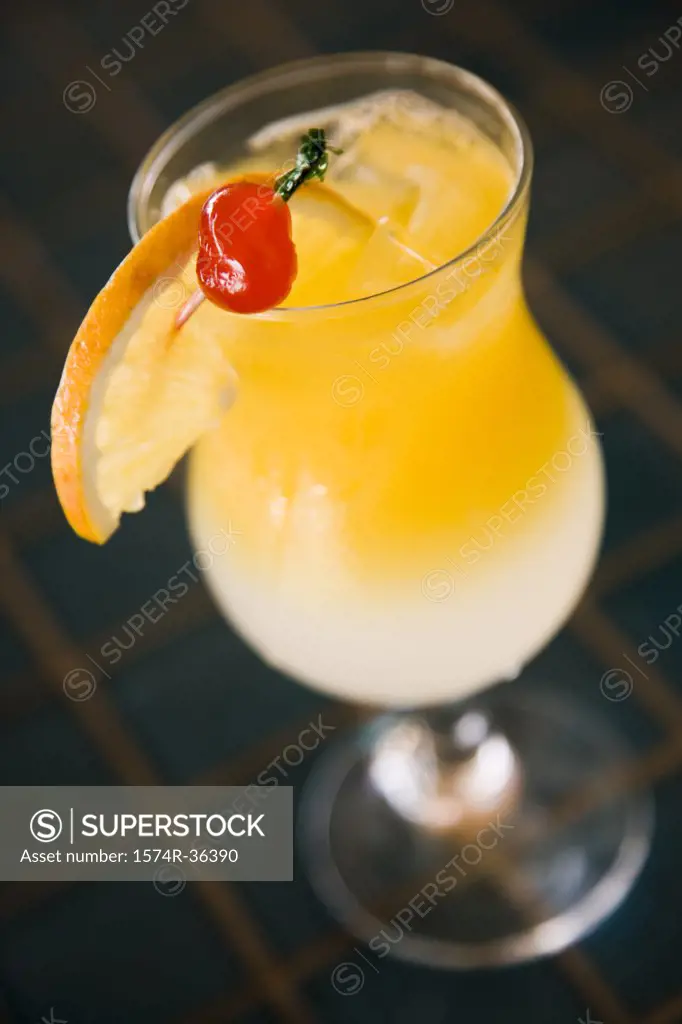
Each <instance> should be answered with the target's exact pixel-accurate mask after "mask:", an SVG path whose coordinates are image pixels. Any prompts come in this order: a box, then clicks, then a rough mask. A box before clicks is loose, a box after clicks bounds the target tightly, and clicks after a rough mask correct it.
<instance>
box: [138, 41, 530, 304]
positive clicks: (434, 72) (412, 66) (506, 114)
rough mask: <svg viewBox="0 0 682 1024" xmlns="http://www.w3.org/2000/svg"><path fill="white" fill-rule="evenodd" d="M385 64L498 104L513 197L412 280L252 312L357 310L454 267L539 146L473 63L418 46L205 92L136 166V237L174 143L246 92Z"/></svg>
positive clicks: (297, 65)
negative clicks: (508, 138) (462, 245)
mask: <svg viewBox="0 0 682 1024" xmlns="http://www.w3.org/2000/svg"><path fill="white" fill-rule="evenodd" d="M381 67H384V68H385V69H386V70H387V71H398V70H409V71H412V72H415V73H418V72H422V73H423V74H426V75H428V74H429V73H430V75H431V77H433V78H441V80H443V79H446V78H450V79H451V80H452V81H453V82H454V83H455V84H456V85H458V86H459V87H460V88H461V89H462V90H463V91H466V92H468V93H469V94H470V95H473V96H475V97H477V98H478V99H480V100H481V101H482V102H483V103H484V104H487V105H488V107H492V108H493V109H494V110H495V112H496V113H497V114H498V116H499V117H500V119H501V120H502V121H503V122H505V124H506V126H507V127H508V128H509V129H510V131H511V134H512V136H513V138H514V149H515V155H516V158H517V163H516V169H515V170H516V174H515V178H514V183H513V186H512V188H511V189H510V192H509V195H508V197H507V200H506V202H505V203H504V205H503V206H502V208H501V209H500V211H499V212H498V214H497V216H496V217H495V219H494V220H493V221H492V222H491V223H490V224H489V225H488V227H487V228H486V230H485V231H484V232H482V234H480V235H479V236H478V238H476V239H475V240H474V241H473V242H472V243H471V245H469V246H468V247H467V248H466V249H463V250H462V251H460V252H458V253H457V254H456V255H455V256H453V257H451V258H450V259H448V260H446V261H445V262H444V263H440V264H439V265H438V266H437V267H434V268H433V269H432V270H428V271H427V272H426V273H424V274H421V275H420V276H419V277H415V278H414V279H413V280H412V281H406V282H404V283H402V284H399V285H392V286H391V287H390V288H385V289H383V290H382V291H379V292H374V293H372V294H371V295H363V296H360V297H359V298H357V299H344V300H342V301H341V302H329V303H322V304H320V305H315V306H277V307H276V308H275V309H272V310H266V311H265V312H263V313H254V314H251V315H252V316H253V317H255V318H257V319H262V320H288V319H289V317H290V315H291V314H298V315H300V314H303V313H319V312H322V311H331V310H344V311H350V310H351V307H352V308H356V307H359V306H360V305H361V304H362V303H368V302H373V301H376V300H377V299H383V298H385V297H387V296H391V295H393V296H395V295H397V294H398V293H401V292H404V291H405V290H406V289H410V288H413V287H414V286H415V285H418V284H422V283H423V282H426V281H428V280H429V279H430V278H435V277H436V276H437V275H439V274H441V273H442V272H443V271H445V270H452V269H454V268H456V267H458V266H461V265H463V264H465V263H466V262H467V261H468V260H470V259H472V258H473V257H475V256H476V253H477V252H478V251H479V250H480V249H481V247H482V246H485V245H487V244H490V243H492V242H493V241H495V237H496V235H498V234H499V233H500V231H501V229H502V227H503V226H504V225H505V224H506V223H507V222H508V221H509V220H511V219H512V217H514V215H515V214H516V212H517V211H518V209H519V207H520V206H521V204H522V202H523V199H524V197H525V195H526V193H527V191H528V187H529V183H530V178H531V173H532V168H533V146H532V141H531V138H530V133H529V131H528V128H527V126H526V124H525V122H524V120H523V118H522V117H521V115H520V114H519V112H518V111H517V110H516V108H515V107H514V106H513V104H511V103H509V101H508V100H506V99H505V98H504V96H502V94H501V93H500V92H498V90H497V89H496V88H495V87H494V86H492V85H490V84H489V83H488V82H486V81H485V79H483V78H480V77H479V76H478V75H476V74H474V73H473V72H472V71H467V70H466V69H465V68H462V67H460V66H459V65H457V64H451V63H449V62H448V61H444V60H440V59H438V58H436V57H426V56H421V55H419V54H414V53H406V52H399V51H391V50H367V51H357V52H351V53H341V54H321V55H318V56H316V57H309V58H303V59H301V60H294V61H288V62H286V63H284V64H278V65H277V66H276V67H274V68H268V69H267V70H265V71H259V72H257V73H256V74H253V75H248V76H247V77H245V78H241V79H239V81H237V82H234V83H232V84H231V85H228V86H226V87H225V88H224V89H220V90H219V91H218V92H216V93H213V94H212V95H211V96H209V97H207V98H206V99H205V100H202V101H201V102H200V103H197V104H195V106H193V107H190V109H189V110H188V111H186V112H185V113H184V114H183V115H182V116H181V117H179V118H178V119H177V120H176V121H174V122H173V124H171V125H170V126H169V127H168V128H167V129H166V131H165V132H163V134H162V135H160V136H159V138H158V139H157V140H156V142H155V143H154V144H153V145H152V147H151V148H150V149H149V150H148V151H147V153H146V155H145V157H144V159H143V160H142V162H141V164H140V166H139V167H138V169H137V171H136V172H135V175H134V177H133V180H132V182H131V185H130V189H129V192H128V203H127V220H128V230H129V233H130V237H131V239H132V241H133V244H136V243H137V242H138V241H139V240H140V238H141V237H142V234H144V233H145V232H146V231H147V230H149V228H150V227H151V226H152V225H150V224H148V225H145V224H144V222H143V217H142V211H143V210H144V209H145V203H146V202H147V200H148V198H149V194H150V191H151V188H152V186H153V183H154V182H155V180H156V173H155V172H157V170H158V165H159V164H162V163H163V164H165V163H166V162H167V159H168V153H169V150H170V151H171V153H173V154H175V153H177V152H178V151H179V150H180V149H181V148H182V146H183V145H184V143H185V142H186V141H187V139H188V138H189V137H191V136H192V135H194V134H195V133H196V131H197V130H198V129H200V128H202V127H204V126H205V125H207V124H210V123H211V122H212V121H214V120H216V118H217V117H218V116H219V115H220V114H222V113H225V112H226V111H227V110H229V109H230V108H231V107H236V106H238V105H239V104H240V102H243V100H245V99H249V98H251V97H255V96H258V95H261V94H263V93H264V92H266V91H267V89H268V87H271V86H272V85H274V83H275V82H278V84H279V85H280V86H283V87H284V86H287V85H300V84H304V83H305V82H306V81H312V80H314V79H315V78H318V77H319V73H320V72H322V73H324V72H325V71H333V70H347V71H351V70H353V69H356V70H363V69H377V68H381ZM141 226H142V227H144V231H142V232H141V230H140V228H141ZM228 315H229V314H228Z"/></svg>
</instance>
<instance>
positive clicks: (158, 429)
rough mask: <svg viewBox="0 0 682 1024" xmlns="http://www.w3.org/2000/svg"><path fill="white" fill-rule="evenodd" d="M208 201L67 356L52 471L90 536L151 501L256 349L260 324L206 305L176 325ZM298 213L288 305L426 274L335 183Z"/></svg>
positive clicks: (119, 290)
mask: <svg viewBox="0 0 682 1024" xmlns="http://www.w3.org/2000/svg"><path fill="white" fill-rule="evenodd" d="M222 177H223V180H224V178H225V175H223V176H222ZM248 177H249V179H250V180H265V179H266V177H267V176H266V175H252V174H249V175H248ZM212 187H215V183H212ZM210 192H211V188H206V187H205V186H204V187H203V188H202V189H201V191H198V192H197V193H195V194H194V195H192V196H191V197H190V198H189V199H188V200H187V201H186V202H185V203H183V205H182V206H179V207H177V208H176V209H174V210H173V211H172V212H171V213H169V214H168V216H166V217H165V218H164V219H163V220H161V221H160V222H159V223H158V224H156V225H155V226H154V227H153V228H152V229H151V230H150V231H149V232H148V233H147V234H146V235H144V237H143V238H142V239H141V241H140V242H138V244H137V245H136V246H135V247H134V249H133V250H132V251H131V252H130V253H129V255H128V256H127V257H126V259H125V260H124V261H123V262H122V263H121V264H120V266H119V267H118V268H117V269H116V270H115V271H114V273H113V275H112V276H111V278H110V279H109V281H108V282H107V284H106V285H105V286H104V288H103V289H102V291H101V292H100V293H99V295H98V296H97V298H96V299H95V301H94V302H93V304H92V306H91V307H90V309H89V310H88V313H87V315H86V317H85V319H84V321H83V323H82V324H81V327H80V329H79V330H78V333H77V334H76V337H75V338H74V341H73V343H72V345H71V348H70V350H69V353H68V356H67V359H66V365H65V367H64V372H63V374H62V379H61V382H60V384H59V389H58V391H57V396H56V398H55V401H54V406H53V410H52V469H53V475H54V480H55V484H56V488H57V494H58V496H59V500H60V502H61V505H62V508H63V509H64V512H65V514H66V517H67V519H68V521H69V523H70V524H71V526H72V527H73V529H74V530H75V531H76V533H78V534H80V536H82V537H84V538H86V539H87V540H90V541H94V542H96V543H100V544H101V543H103V542H104V541H106V540H107V538H108V537H109V536H110V535H111V534H112V533H113V531H114V530H115V529H116V528H117V526H118V523H119V521H120V518H121V515H122V513H123V512H136V511H139V509H141V508H142V507H143V506H144V500H145V499H144V496H145V492H146V491H149V490H151V489H153V488H154V487H156V486H157V485H158V484H159V483H161V481H163V480H165V479H166V477H167V476H168V475H169V473H170V472H171V470H172V469H173V466H174V465H175V464H176V463H177V462H178V460H179V459H180V458H181V457H182V456H183V455H184V453H185V452H186V451H187V450H188V449H189V448H191V447H192V446H193V445H194V444H195V443H196V441H197V440H198V439H199V438H200V437H201V436H202V434H204V433H206V432H207V431H209V430H211V429H212V428H214V427H216V426H217V425H218V424H219V423H220V422H221V420H222V418H223V416H224V414H225V412H226V410H227V409H228V408H229V406H230V404H231V403H232V401H233V399H234V397H235V395H236V374H235V371H234V369H233V367H232V363H231V353H232V354H234V351H235V348H236V347H237V346H238V345H241V346H242V349H243V346H244V344H247V345H248V344H250V343H251V342H252V341H253V342H254V343H256V341H257V338H258V333H257V332H254V327H255V326H257V324H258V323H259V319H258V316H256V317H252V316H240V315H238V314H234V313H228V312H225V311H223V310H219V309H218V308H217V307H215V306H212V304H211V303H210V302H208V301H207V302H204V303H203V304H202V305H200V306H199V308H198V309H197V310H196V311H195V312H194V313H193V315H192V316H191V317H190V318H189V319H188V320H187V321H186V322H185V323H184V324H183V325H182V327H180V329H178V328H177V326H176V322H175V321H176V317H177V315H178V312H179V311H180V309H181V308H182V306H183V305H184V304H185V302H186V301H187V299H188V298H189V297H190V295H192V294H193V293H194V292H195V290H196V288H197V278H196V252H193V250H195V247H196V244H197V231H198V224H199V216H200V211H201V207H202V206H203V204H204V202H205V200H206V199H207V197H208V195H209V194H210ZM290 207H291V213H292V225H293V239H294V243H295V245H296V249H297V256H298V268H299V269H298V276H297V278H296V281H295V282H294V286H293V289H292V292H291V294H290V296H289V297H288V299H287V301H286V305H287V306H303V305H320V304H324V303H329V302H339V301H343V300H346V299H350V298H356V297H359V294H360V293H364V294H367V293H368V291H367V290H365V286H366V287H367V288H368V289H369V290H371V289H374V288H376V287H377V285H378V284H379V285H380V286H381V287H391V286H393V285H395V284H399V283H402V282H403V281H404V280H409V279H410V278H414V277H418V276H420V275H421V274H422V273H424V271H425V267H424V264H423V263H422V262H421V261H420V259H419V258H418V257H417V256H416V255H415V254H413V253H412V251H411V250H409V249H407V248H406V247H404V246H402V245H401V244H400V242H398V240H397V239H394V238H393V236H391V235H390V234H389V233H387V232H386V229H385V228H383V226H382V225H378V224H377V223H376V222H375V221H374V220H373V219H372V218H371V217H369V216H368V215H367V214H366V213H364V212H362V211H360V210H358V209H357V208H355V207H354V206H353V205H352V204H351V203H349V202H348V201H347V200H346V199H344V198H343V197H342V196H340V195H338V193H336V192H335V191H334V190H332V189H330V188H328V187H327V186H326V185H323V184H320V183H319V182H312V183H310V184H307V185H304V186H303V187H302V188H301V189H299V190H298V191H297V193H296V194H295V195H294V196H293V198H292V200H291V203H290ZM240 230H248V225H247V226H246V227H245V228H244V227H242V228H240ZM368 259H369V263H370V264H373V267H370V266H368ZM377 261H378V262H379V265H380V266H381V269H382V273H381V275H379V276H380V277H381V280H380V281H379V280H378V278H377V268H376V263H377ZM264 316H266V317H267V313H266V314H264ZM263 327H264V325H263V324H261V328H263Z"/></svg>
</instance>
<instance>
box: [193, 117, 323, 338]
mask: <svg viewBox="0 0 682 1024" xmlns="http://www.w3.org/2000/svg"><path fill="white" fill-rule="evenodd" d="M329 150H330V147H328V146H327V140H326V136H325V131H324V128H311V129H310V130H309V131H308V132H306V134H305V135H304V136H302V138H301V143H300V147H299V150H298V153H297V155H296V164H295V166H294V167H293V168H292V170H290V171H287V172H286V173H284V174H282V175H280V176H279V177H278V178H276V179H275V180H274V182H273V184H272V185H270V184H266V183H263V182H261V183H260V184H259V183H257V182H254V181H249V180H248V179H243V180H240V181H232V182H229V183H228V184H226V185H222V186H221V187H220V188H219V189H216V191H215V192H213V193H212V194H211V195H210V196H209V198H208V199H207V200H206V202H205V203H204V206H203V209H202V211H201V220H200V224H199V255H198V257H197V279H198V281H199V287H200V289H201V291H200V292H195V293H194V295H192V296H191V297H190V298H189V300H188V301H187V302H186V303H185V305H184V306H183V308H182V309H181V310H180V312H179V314H178V316H177V320H176V324H177V326H178V327H181V326H182V324H183V323H185V321H186V320H187V319H188V317H189V316H191V314H192V313H193V312H194V311H195V309H197V307H198V306H199V305H200V304H201V302H202V301H203V299H204V298H207V299H209V300H210V301H211V302H213V303H214V304H215V305H216V306H220V307H221V309H228V310H231V311H232V312H233V313H261V312H262V311H263V310H265V309H272V307H273V306H278V305H280V303H282V302H283V301H284V299H286V297H287V295H288V294H289V292H290V291H291V287H292V285H293V283H294V280H295V279H296V271H297V262H296V247H295V245H294V242H293V240H292V237H291V214H290V212H289V209H288V207H287V201H288V200H289V199H290V198H291V196H292V195H293V194H294V192H295V191H296V189H297V188H298V187H299V186H300V185H302V184H303V183H304V182H306V181H309V180H310V179H311V178H319V179H320V180H322V179H323V178H324V176H325V173H326V171H327V165H328V161H329ZM331 151H332V152H338V151H337V150H331Z"/></svg>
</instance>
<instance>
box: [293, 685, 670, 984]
mask: <svg viewBox="0 0 682 1024" xmlns="http://www.w3.org/2000/svg"><path fill="white" fill-rule="evenodd" d="M445 718H448V719H449V723H450V726H449V729H445V728H444V719H445ZM467 722H468V725H467V726H466V728H465V729H464V730H463V723H465V724H466V723H467ZM472 722H474V723H475V722H479V723H481V722H485V723H486V730H485V737H484V736H483V731H482V730H479V732H481V736H480V743H477V746H476V749H473V750H472V749H469V750H468V751H467V752H466V756H465V755H464V754H463V750H462V746H461V742H460V743H459V745H457V743H458V738H459V739H460V740H461V735H462V732H463V731H464V732H466V733H467V734H468V735H469V736H470V737H473V739H476V735H475V734H476V729H475V728H472ZM432 725H433V722H432V721H429V720H428V715H427V716H418V715H413V714H406V715H400V716H396V715H386V716H383V717H381V718H379V719H377V720H376V721H374V722H373V723H371V724H370V725H369V726H368V727H366V728H364V729H363V730H361V731H360V732H359V733H356V734H355V735H354V736H352V737H350V738H347V739H344V740H342V741H340V742H339V743H337V744H336V745H335V747H334V748H332V749H330V750H329V752H328V753H327V755H326V757H325V758H323V759H322V761H321V763H320V765H319V766H318V768H317V770H316V772H315V773H314V775H313V778H312V779H311V781H310V783H309V785H308V787H307V789H306V792H305V794H304V800H303V806H302V809H301V816H300V825H299V827H300V835H301V842H302V847H303V853H304V856H305V858H306V860H307V864H308V871H309V875H310V879H311V882H312V884H313V886H314V888H315V889H316V891H317V894H318V896H319V897H320V898H321V899H322V901H323V902H324V903H325V905H326V906H327V907H328V908H329V909H330V910H331V911H332V913H334V914H335V916H336V917H337V918H338V919H339V920H340V921H341V922H342V923H343V924H344V925H345V927H346V928H347V929H348V930H349V931H350V932H351V933H353V934H354V935H356V936H358V937H359V938H360V939H362V940H363V941H364V942H365V943H367V944H368V949H367V950H366V955H367V960H368V963H369V964H370V965H371V966H374V967H376V969H377V970H378V969H379V967H380V961H381V959H383V958H384V957H386V956H389V955H393V956H398V957H401V958H403V959H405V960H410V961H415V962H421V963H425V964H430V965H433V966H440V967H450V968H458V967H459V968H472V967H482V966H486V965H496V964H508V963H518V962H522V961H526V960H530V959H533V958H535V957H540V956H546V955H549V954H553V953H557V952H558V951H559V950H561V949H564V948H565V947H566V946H568V945H570V944H571V943H574V942H576V941H578V940H579V939H580V938H581V937H582V936H584V935H585V934H586V933H587V932H590V931H591V930H593V929H594V928H595V927H596V926H597V925H598V924H599V923H600V922H602V921H603V920H604V919H605V918H606V917H607V916H608V915H609V914H610V913H611V912H612V911H613V910H614V909H615V908H616V907H617V906H618V904H620V903H621V901H622V900H623V899H624V898H625V896H626V895H627V893H628V892H629V890H630V888H631V886H632V885H633V883H634V881H635V879H636V877H637V875H638V873H639V871H640V868H641V867H642V864H643V863H644V860H645V858H646V855H647V852H648V849H649V844H650V836H651V830H652V825H653V809H652V802H651V799H650V797H649V795H648V794H647V793H643V794H642V793H639V792H634V793H633V792H628V790H627V784H626V782H625V776H624V774H623V769H624V767H625V765H626V764H627V762H628V760H629V754H628V750H627V747H626V746H625V745H624V744H623V743H622V741H621V740H620V738H618V737H617V736H615V735H614V734H613V732H612V730H611V728H610V725H609V723H608V722H606V721H604V720H603V719H600V718H597V717H595V716H594V715H592V714H588V713H587V712H586V711H585V709H583V708H581V707H580V706H579V705H577V704H576V703H574V702H572V701H570V700H568V699H566V698H562V699H554V698H549V697H544V696H543V697H538V698H537V699H533V701H532V702H525V703H522V702H521V701H519V700H518V699H515V698H514V687H507V686H502V687H498V688H496V689H495V690H493V691H491V692H490V693H488V694H484V695H482V696H480V697H478V698H476V699H475V700H472V701H470V702H469V703H467V705H465V706H464V707H462V706H461V705H460V706H458V707H457V708H455V709H452V711H451V712H450V713H449V714H448V713H447V712H443V711H439V712H438V717H437V720H436V723H435V726H436V728H435V732H434V733H433V735H434V736H435V737H436V740H437V742H436V743H434V744H433V746H434V747H437V749H438V764H439V776H438V782H439V786H440V789H441V795H442V791H443V786H444V785H445V787H446V790H447V791H448V792H451V791H453V789H454V787H453V785H452V778H453V775H454V774H456V773H455V772H454V770H453V764H459V765H460V766H463V767H465V768H466V772H467V773H468V774H467V778H469V777H471V771H472V764H476V765H480V763H481V757H482V747H483V745H484V744H485V743H487V744H488V749H490V740H491V736H492V738H493V739H494V740H495V744H496V745H497V747H498V748H499V746H500V738H504V739H505V740H506V741H507V744H506V745H507V747H508V749H510V750H512V751H513V752H514V754H515V757H514V758H513V759H512V761H513V764H514V770H513V773H510V779H512V780H513V782H514V785H513V787H512V788H511V789H508V790H507V791H506V792H505V793H504V794H503V799H501V800H500V803H499V805H498V806H497V807H494V806H492V805H491V804H490V802H488V804H486V806H485V810H484V811H483V808H482V807H481V806H477V807H475V808H474V809H473V810H472V811H471V813H470V814H464V815H462V814H461V785H460V787H459V789H458V790H457V794H456V795H457V799H458V800H459V801H460V803H459V804H457V807H458V816H456V817H457V820H456V822H455V818H453V821H452V822H450V823H448V824H447V825H444V824H443V822H442V821H441V822H439V823H438V824H437V825H434V823H433V822H429V818H428V815H424V814H422V815H420V814H419V813H411V814H407V813H405V812H406V808H408V807H413V808H417V809H418V808H419V807H420V804H419V800H415V788H416V790H417V791H418V789H419V786H420V785H422V784H423V783H419V782H417V784H416V787H415V785H412V786H410V785H409V784H408V785H407V787H406V788H405V787H403V786H394V788H393V792H391V789H390V786H389V787H388V788H387V787H386V786H385V785H382V784H381V780H380V777H378V776H377V758H378V757H379V758H381V757H382V756H383V755H382V754H381V750H382V747H383V748H384V751H385V748H386V747H387V745H388V746H391V744H392V743H393V753H392V757H393V761H392V762H389V763H388V767H389V768H390V766H391V763H392V764H393V765H396V764H397V772H398V774H400V772H402V773H403V777H404V778H406V773H405V765H404V763H403V764H401V763H400V758H398V760H397V761H396V755H395V749H396V743H394V742H393V737H398V738H399V741H400V744H402V742H403V738H404V736H405V735H406V734H409V735H412V736H413V735H414V734H415V730H417V732H418V731H419V730H420V729H421V730H422V731H423V730H425V729H426V730H428V731H430V730H431V728H432ZM445 736H450V737H451V738H452V741H453V747H456V749H454V750H453V751H452V752H451V757H450V758H449V759H448V757H447V752H446V751H444V750H443V745H444V737H445ZM413 746H414V745H413ZM422 746H423V744H422ZM401 749H402V751H403V754H404V745H403V746H402V747H401ZM377 752H379V753H377ZM408 753H409V752H408ZM422 754H423V750H422V751H421V753H420V757H421V758H422V760H421V762H419V763H417V762H416V761H415V764H414V769H415V773H416V774H417V775H419V773H420V772H421V778H422V780H423V778H424V764H423V757H422ZM505 763H507V764H508V763H509V757H508V756H507V757H506V762H505ZM383 767H384V769H386V765H384V766H383ZM443 769H445V771H444V772H443ZM378 783H379V784H378ZM432 783H433V780H432V779H431V781H430V782H428V783H427V785H426V788H425V791H424V794H423V795H424V803H423V804H422V805H421V806H422V807H426V806H428V800H429V792H431V796H432V790H433V785H432ZM429 787H430V790H429ZM405 792H407V793H408V795H409V798H408V799H406V800H403V801H401V799H400V794H401V793H405ZM510 793H512V794H513V798H510ZM441 803H442V802H441ZM439 806H440V805H439ZM453 806H454V804H453ZM441 810H442V806H441ZM369 969H370V967H368V968H367V970H368V971H369Z"/></svg>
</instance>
